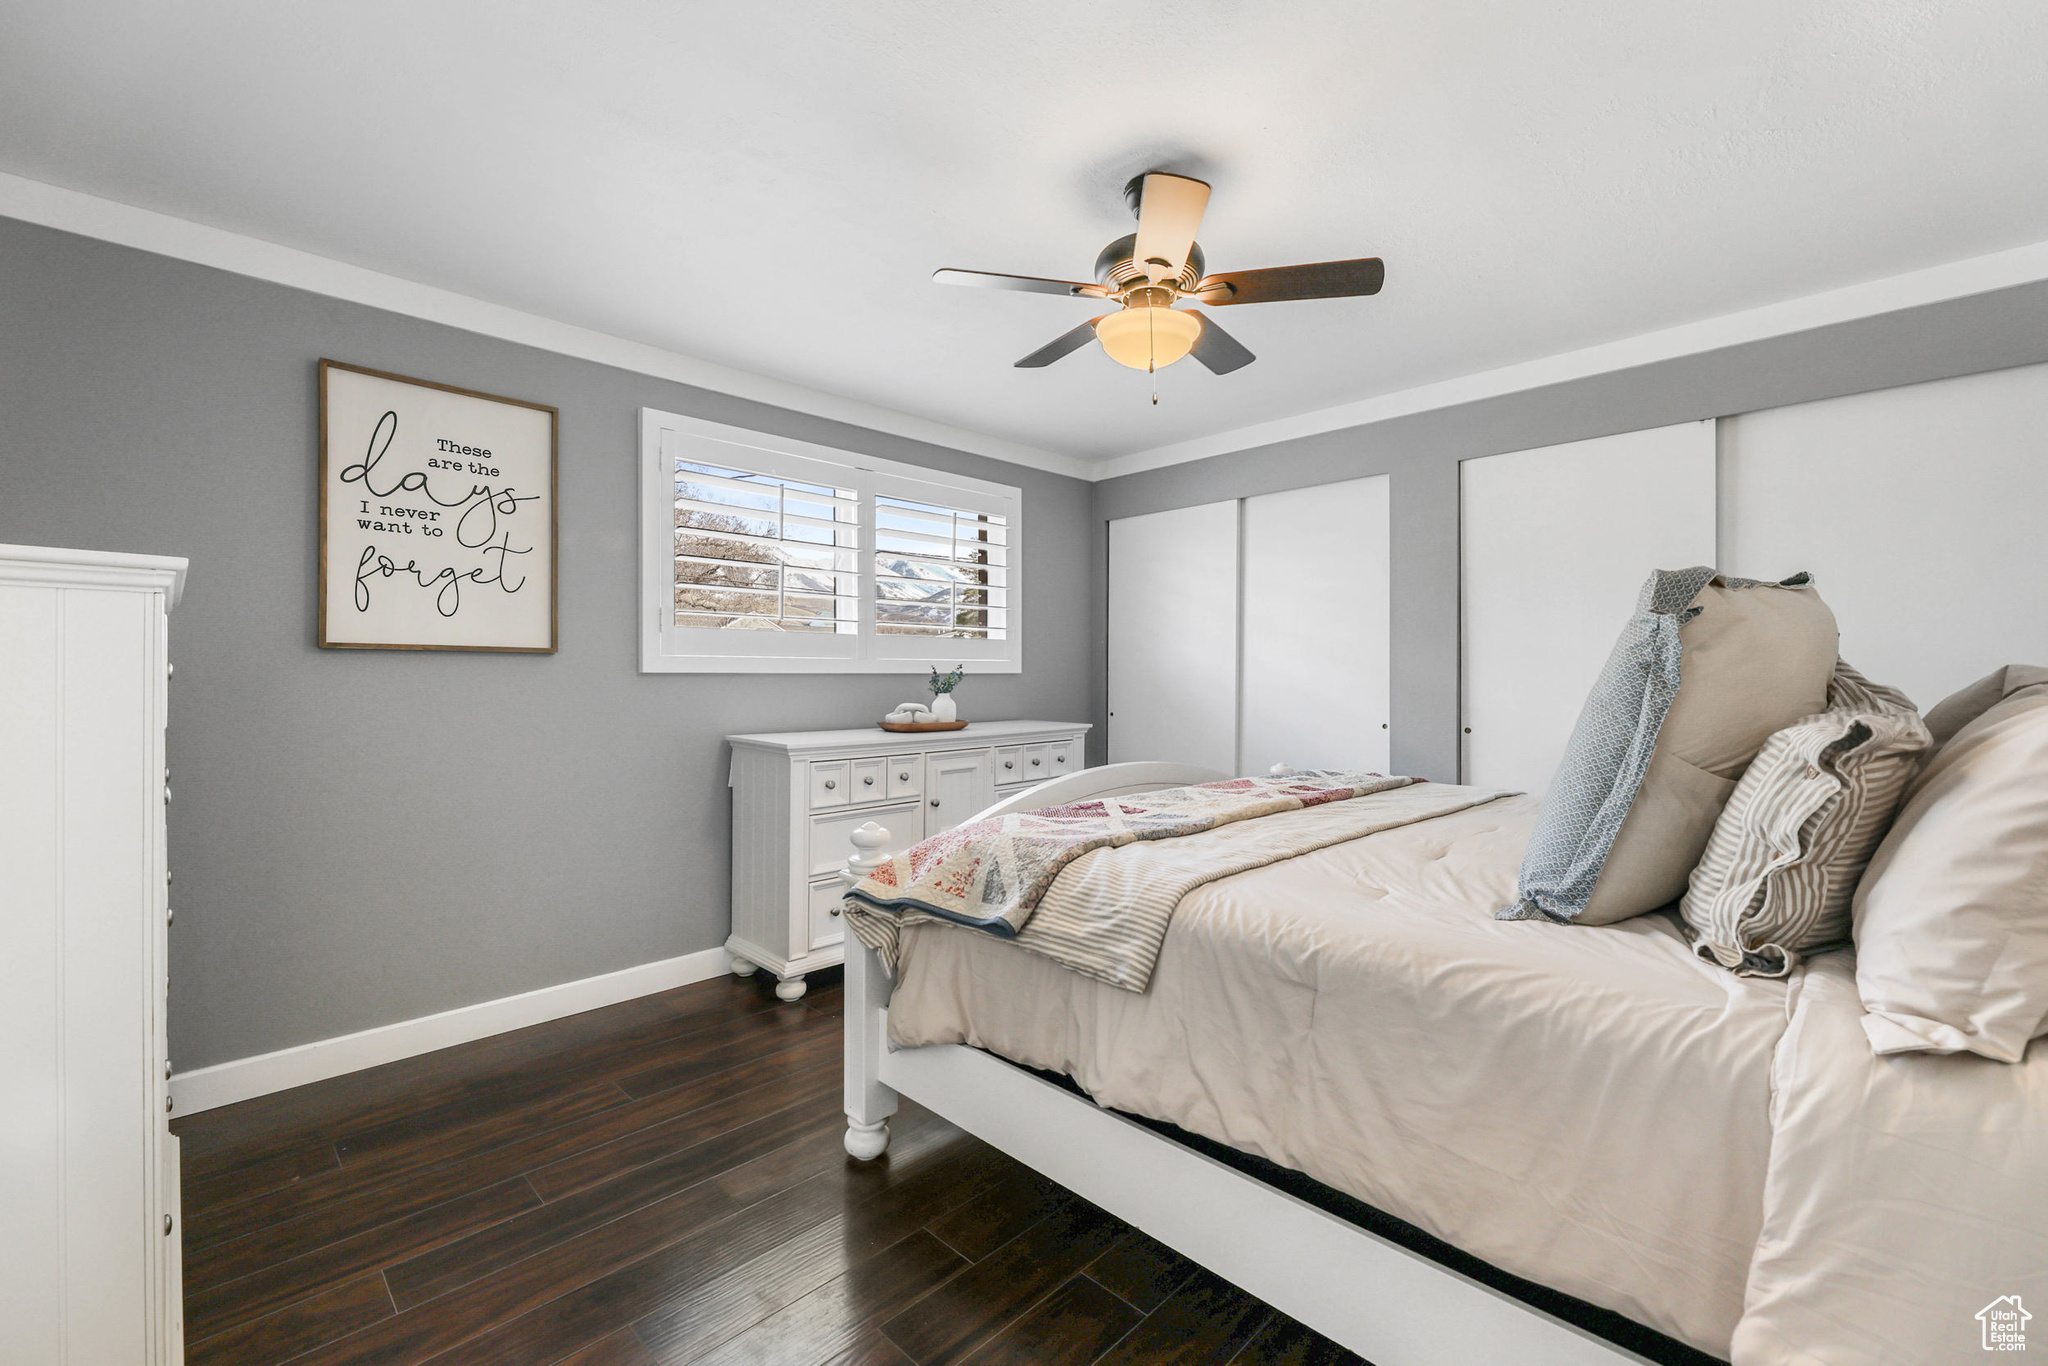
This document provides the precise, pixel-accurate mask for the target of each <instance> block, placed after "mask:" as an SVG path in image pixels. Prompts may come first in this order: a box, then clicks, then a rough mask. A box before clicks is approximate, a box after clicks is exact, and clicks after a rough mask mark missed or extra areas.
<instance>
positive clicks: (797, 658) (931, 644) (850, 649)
mask: <svg viewBox="0 0 2048 1366" xmlns="http://www.w3.org/2000/svg"><path fill="white" fill-rule="evenodd" d="M693 448H694V450H693ZM721 448H723V449H721ZM735 448H737V449H735ZM678 458H682V459H688V460H701V461H703V462H704V463H706V464H711V465H721V466H725V467H727V468H733V469H744V470H754V471H758V472H760V473H762V474H765V475H769V476H772V477H774V478H778V479H796V480H801V481H804V482H807V483H817V484H830V485H833V486H835V487H838V488H850V489H852V490H853V491H854V498H855V500H856V501H857V502H858V504H859V505H860V508H861V520H860V530H859V533H858V541H857V545H856V553H855V556H854V563H855V565H856V566H857V568H858V571H859V575H858V580H859V584H860V587H859V590H858V604H859V606H858V612H859V615H858V618H857V620H858V625H857V627H856V629H855V630H854V631H853V632H851V633H826V632H802V633H799V632H790V633H787V634H784V633H779V632H770V631H707V630H701V629H698V630H693V629H690V628H687V627H678V626H677V625H676V624H675V473H674V470H675V465H674V462H675V460H676V459H678ZM640 471H641V474H640V672H642V673H851V674H922V673H924V672H925V671H926V670H928V669H930V668H931V667H932V666H934V665H937V666H940V667H941V668H950V667H951V666H953V665H955V664H965V665H966V666H967V668H968V671H969V672H970V673H985V674H988V673H997V674H1013V673H1021V672H1023V669H1024V597H1023V578H1024V575H1023V536H1024V523H1023V511H1024V495H1023V491H1022V490H1020V489H1015V488H1012V487H1010V486H1009V485H1007V484H993V483H989V482H988V481H986V480H982V479H970V478H968V477H966V476H965V475H958V474H947V473H945V472H944V471H941V470H932V469H926V468H924V467H922V466H918V465H905V464H900V463H898V462H896V461H893V460H881V459H877V458H875V457H873V456H868V455H858V454H855V453H854V452H852V451H842V450H837V449H834V448H833V447H830V446H819V445H813V444H812V443H811V442H808V441H794V440H791V439H790V438H788V437H781V436H772V435H770V434H768V433H766V432H755V431H749V430H747V429H746V428H744V427H731V426H727V425H725V424H724V423H719V422H706V421H704V420H703V419H701V418H695V417H686V416H684V415H683V414H681V413H665V412H662V411H661V410H659V409H656V408H642V409H641V410H640ZM877 495H885V496H889V497H897V498H908V499H911V500H914V501H917V502H924V503H937V504H941V505H944V506H947V507H955V508H960V509H963V510H965V511H970V512H976V513H986V514H988V515H990V516H996V517H1001V518H1003V520H1004V523H1005V527H1006V532H1007V537H1006V540H1007V546H1008V554H1007V556H1006V557H1005V566H1004V568H1005V575H1004V578H1005V582H1004V607H1003V609H1002V611H1003V614H1004V618H1005V620H1004V622H1003V639H1001V640H964V639H957V638H954V637H950V636H941V637H923V636H916V635H878V634H876V632H875V629H874V625H875V520H876V519H875V498H876V496H877Z"/></svg>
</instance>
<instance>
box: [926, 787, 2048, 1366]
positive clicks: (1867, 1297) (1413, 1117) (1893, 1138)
mask: <svg viewBox="0 0 2048 1366" xmlns="http://www.w3.org/2000/svg"><path fill="white" fill-rule="evenodd" d="M1537 805H1538V804H1537V802H1536V801H1535V800H1534V799H1533V798H1527V797H1515V798H1508V799H1506V800H1502V801H1496V802H1493V803H1490V804H1487V805H1484V806H1479V807H1475V808H1472V809H1469V810H1464V811H1460V812H1458V813H1456V814H1452V815H1446V816H1441V817H1439V818H1437V819H1434V820H1430V821H1425V822H1423V823H1421V824H1417V825H1410V826H1406V827H1404V828H1401V829H1397V830H1390V831H1386V832H1383V833H1380V834H1374V835H1370V836H1367V837H1364V838H1361V839H1358V840H1354V841H1352V842H1350V843H1348V844H1343V845H1338V846H1335V847H1331V848H1325V849H1322V850H1319V851H1317V852H1314V853H1310V854H1305V855H1303V856H1301V857H1298V858H1294V859H1290V860H1287V861H1285V862H1282V863H1276V864H1273V865H1271V866H1269V867H1264V868H1259V869H1255V870H1253V871H1250V872H1246V873H1241V874H1238V875H1237V876H1234V877H1230V878H1226V879H1223V880H1221V881H1218V882H1213V883H1210V884H1209V885H1207V886H1205V887H1201V888H1198V889H1196V890H1195V891H1194V892H1192V893H1190V894H1189V895H1188V896H1187V897H1186V898H1185V899H1184V900H1183V901H1182V902H1181V904H1180V908H1179V910H1178V911H1177V912H1176V913H1175V915H1174V918H1173V921H1172V927H1171V929H1170V931H1169V932H1168V934H1167V936H1166V941H1165V944H1164V947H1163V949H1162V951H1161V954H1160V957H1159V963H1158V967H1157V970H1156V972H1155V975H1154V978H1153V981H1152V986H1151V990H1150V991H1149V992H1148V993H1146V994H1144V995H1134V994H1132V993H1130V992H1127V991H1119V990H1117V989H1115V988H1112V987H1109V986H1106V985H1104V984H1102V983H1100V982H1095V981H1090V980H1088V979H1086V978H1083V977H1080V976H1078V975H1076V974H1074V973H1072V972H1068V971H1066V970H1064V969H1062V968H1061V967H1059V966H1058V965H1057V964H1054V963H1052V962H1050V961H1048V960H1046V959H1044V958H1041V957H1036V956H1033V955H1031V954H1025V953H1020V952H1018V951H1017V950H1016V949H1015V947H1014V946H1012V945H1009V944H1006V943H1004V942H1002V941H1000V940H997V939H994V938H991V937H989V936H987V935H985V934H981V933H978V932H975V931H971V930H961V929H957V928H952V927H948V926H941V925H934V924H927V925H924V926H921V927H919V928H917V929H915V930H912V931H910V932H909V933H908V934H907V935H906V938H905V942H904V945H903V971H902V976H901V980H900V982H899V984H898V985H897V987H896V990H895V993H894V998H893V1000H892V1003H891V1006H890V1011H889V1032H890V1037H891V1039H892V1040H893V1041H894V1042H895V1043H897V1044H901V1045H915V1044H926V1043H968V1044H974V1045H977V1046H979V1047H984V1048H987V1049H989V1050H990V1051H992V1052H995V1053H998V1054H1000V1055H1002V1056H1004V1057H1008V1058H1012V1059H1015V1060H1017V1061H1019V1062H1023V1063H1027V1064H1030V1065H1032V1066H1037V1067H1043V1068H1049V1069H1052V1070H1056V1071H1060V1072H1065V1073H1067V1074H1069V1075H1071V1076H1072V1077H1074V1078H1075V1080H1077V1081H1078V1082H1079V1083H1080V1084H1081V1085H1082V1086H1083V1087H1085V1088H1086V1089H1087V1090H1088V1091H1089V1092H1090V1093H1091V1094H1092V1095H1094V1096H1095V1097H1096V1098H1097V1099H1098V1100H1099V1101H1101V1102H1102V1103H1103V1104H1105V1105H1108V1106H1111V1107H1114V1108H1116V1109H1121V1110H1127V1111H1131V1112H1134V1113H1137V1114H1142V1115H1148V1116H1151V1117H1154V1118H1158V1119H1164V1120H1169V1121H1172V1122H1173V1123H1176V1124H1179V1125H1181V1126H1182V1127H1184V1128H1187V1129H1190V1130H1193V1131H1194V1132H1196V1133H1200V1134H1205V1135H1207V1136H1209V1137H1211V1138H1214V1139H1218V1140H1220V1141H1222V1142H1225V1143H1229V1144H1231V1145H1233V1146H1235V1147H1237V1148H1240V1149H1243V1150H1245V1151H1248V1152H1253V1153H1257V1154H1260V1155H1262V1156H1264V1157H1267V1158H1270V1159H1272V1160H1273V1161H1275V1162H1278V1163H1280V1164H1282V1165H1284V1166H1288V1167H1292V1168H1295V1169H1296V1170H1299V1171H1304V1172H1307V1173H1308V1174H1309V1175H1311V1176H1313V1177H1315V1178H1317V1179H1318V1180H1320V1181H1322V1182H1324V1183H1325V1184H1327V1185H1330V1186H1333V1187H1335V1188H1337V1189H1339V1190H1342V1191H1346V1192H1348V1193H1350V1194H1351V1195H1354V1196H1356V1197H1358V1198H1359V1199H1361V1200H1364V1201H1366V1202H1367V1203H1369V1204H1372V1205H1375V1206H1378V1207H1379V1208H1381V1209H1383V1210H1386V1211H1388V1212H1390V1213H1392V1214H1395V1215H1398V1216H1399V1217H1401V1218H1403V1219H1406V1220H1408V1221H1409V1222H1411V1223H1414V1224H1416V1225H1418V1226H1420V1227H1422V1228H1423V1229H1426V1230H1427V1231H1429V1232H1431V1233H1434V1234H1436V1235H1437V1236H1439V1237H1441V1238H1443V1239H1445V1240H1447V1241H1448V1242H1450V1243H1452V1244H1455V1245H1456V1246H1458V1247H1460V1248H1463V1249H1465V1250H1466V1251H1468V1252H1470V1253H1473V1254H1475V1255H1477V1256H1479V1257H1482V1258H1484V1259H1486V1260H1487V1261H1489V1262H1492V1263H1493V1264H1494V1265H1496V1266H1499V1267H1501V1268H1503V1269H1505V1270H1507V1271H1511V1272H1513V1273H1515V1274H1517V1275H1520V1276H1524V1277H1527V1278H1528V1279H1530V1280H1532V1281H1536V1282H1539V1283H1541V1284H1544V1285H1549V1286H1553V1287H1555V1288H1557V1289H1559V1290H1563V1291H1566V1292H1568V1293H1570V1294H1573V1295H1577V1296H1579V1297H1581V1298H1583V1299H1586V1300H1589V1301H1591V1302H1592V1303H1594V1304H1598V1305H1603V1306H1605V1307H1607V1308H1610V1309H1614V1310H1617V1311H1619V1312H1621V1313H1623V1314H1626V1315H1628V1316H1629V1317H1630V1318H1633V1319H1635V1320H1637V1321H1638V1322H1641V1323H1646V1324H1649V1325H1651V1326H1652V1327H1655V1328H1658V1329H1661V1330H1663V1331H1664V1332H1666V1333H1669V1334H1671V1335H1672V1336H1673V1337H1676V1338H1679V1339H1681V1340H1682V1341H1685V1342H1688V1343H1691V1344H1692V1345H1694V1346H1696V1347H1699V1348H1701V1349H1703V1350H1705V1351H1708V1352H1711V1353H1713V1354H1714V1355H1716V1356H1721V1357H1730V1356H1732V1359H1733V1361H1734V1363H1735V1366H1819V1364H1820V1363H1827V1364H1828V1366H1944V1363H1949V1362H1964V1361H1982V1360H1987V1359H1991V1360H1996V1359H2015V1357H2016V1354H2002V1355H2001V1356H1996V1357H1987V1355H1986V1353H1985V1352H1984V1350H1983V1347H1982V1343H1981V1340H1980V1339H1981V1333H1982V1327H1983V1325H1982V1324H1981V1323H1980V1322H1979V1320H1978V1319H1977V1317H1976V1316H1977V1313H1978V1311H1979V1310H1980V1309H1986V1308H1990V1307H1992V1306H1993V1302H1994V1301H2001V1300H2002V1301H2003V1302H2004V1307H2005V1308H2006V1309H2008V1310H2010V1309H2012V1308H2013V1306H2012V1303H2011V1300H2010V1299H2008V1298H2006V1297H2011V1296H2017V1297H2018V1298H2019V1300H2020V1307H2022V1308H2025V1309H2026V1310H2027V1312H2029V1313H2031V1314H2033V1315H2035V1316H2036V1317H2035V1318H2034V1319H2033V1320H2032V1321H2031V1322H2032V1324H2033V1325H2035V1326H2037V1327H2038V1328H2039V1331H2036V1332H2032V1333H2030V1334H2029V1338H2030V1342H2029V1345H2030V1346H2032V1347H2033V1348H2034V1352H2035V1354H2038V1353H2039V1352H2040V1350H2041V1348H2042V1347H2043V1346H2048V1048H2044V1047H2043V1046H2042V1044H2041V1042H2040V1041H2036V1044H2035V1046H2034V1048H2033V1049H2032V1051H2031V1052H2030V1053H2029V1055H2028V1057H2027V1060H2026V1061H2024V1062H2022V1063H2020V1064H2018V1065H2013V1066H2008V1065H2005V1064H2001V1063H1996V1062H1991V1061H1989V1060H1987V1059H1982V1058H1975V1057H1969V1056H1961V1057H1935V1056H1929V1055H1908V1056H1902V1057H1895V1058H1876V1057H1873V1056H1872V1055H1871V1052H1870V1048H1869V1044H1868V1041H1867V1040H1866V1039H1865V1038H1864V1035H1863V1031H1862V1029H1861V1027H1860V1024H1859V1021H1860V1019H1861V1016H1862V1006H1861V1003H1860V1002H1859V1000H1858V999H1857V994H1856V988H1855V980H1854V973H1855V969H1854V961H1853V958H1852V957H1851V955H1849V954H1847V953H1833V954H1826V955H1822V956H1820V957H1818V958H1815V959H1813V960H1811V961H1810V962H1809V963H1807V964H1805V965H1803V966H1802V967H1801V968H1800V969H1798V970H1797V971H1795V972H1794V973H1793V974H1792V976H1791V977H1789V978H1787V979H1767V978H1755V977H1751V978H1743V977H1737V976H1735V975H1734V974H1733V973H1730V972H1727V971H1725V970H1723V969H1721V968H1719V967H1715V966H1712V965H1710V964H1707V963H1703V962H1701V961H1700V960H1699V959H1698V958H1696V957H1695V956H1694V955H1693V954H1692V953H1691V952H1689V951H1688V949H1687V947H1686V945H1685V944H1684V942H1683V941H1682V940H1681V938H1680V937H1679V934H1678V932H1677V930H1676V929H1675V927H1674V926H1673V924H1672V922H1671V921H1670V920H1669V919H1667V918H1666V917H1664V916H1661V915H1652V916H1644V917H1641V918H1638V919H1635V920H1631V921H1627V922H1624V923H1623V924H1620V925H1617V926H1612V927H1607V928H1580V927H1567V926H1558V925H1551V924H1546V923H1543V922H1526V921H1525V922H1503V921H1497V920H1495V919H1493V918H1492V912H1493V911H1494V910H1495V909H1496V908H1497V907H1500V906H1503V905H1506V904H1507V903H1508V902H1509V900H1511V899H1512V893H1513V891H1514V883H1515V873H1516V869H1517V867H1518V865H1519V863H1520V859H1521V854H1522V849H1523V846H1524V845H1525V844H1526V843H1527V839H1528V833H1529V829H1530V826H1531V824H1532V823H1533V821H1534V818H1535V813H1536V809H1537Z"/></svg>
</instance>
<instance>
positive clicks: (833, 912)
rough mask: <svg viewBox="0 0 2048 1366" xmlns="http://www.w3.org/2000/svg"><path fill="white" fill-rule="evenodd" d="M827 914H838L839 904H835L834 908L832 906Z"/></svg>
mask: <svg viewBox="0 0 2048 1366" xmlns="http://www.w3.org/2000/svg"><path fill="white" fill-rule="evenodd" d="M825 914H826V915H838V914H839V908H838V907H837V906H834V907H833V908H832V909H831V910H829V911H827V912H825Z"/></svg>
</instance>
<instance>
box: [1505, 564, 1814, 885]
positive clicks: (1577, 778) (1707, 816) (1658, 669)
mask: <svg viewBox="0 0 2048 1366" xmlns="http://www.w3.org/2000/svg"><path fill="white" fill-rule="evenodd" d="M1838 643H1839V637H1838V634H1837V632H1836V629H1835V615H1834V613H1833V612H1831V611H1829V610H1828V606H1827V604H1826V603H1824V602H1822V601H1821V600H1820V595H1819V594H1818V593H1816V592H1814V591H1813V587H1812V580H1811V579H1810V578H1809V577H1808V576H1807V575H1805V574H1795V575H1793V576H1792V577H1791V578H1789V579H1786V580H1784V581H1782V582H1780V583H1765V582H1761V581H1759V580H1755V579H1736V578H1729V577H1726V576H1724V575H1721V574H1717V573H1716V572H1715V571H1714V570H1712V569H1709V568H1706V567H1705V566H1696V567H1694V568H1692V569H1680V570H1666V569H1660V570H1657V571H1656V572H1655V573H1653V574H1651V575H1650V577H1649V579H1648V581H1647V582H1645V583H1644V584H1643V590H1642V593H1641V595H1640V596H1639V597H1638V598H1637V601H1636V614H1635V616H1634V617H1633V618H1631V619H1630V621H1629V623H1628V625H1627V626H1626V627H1625V628H1624V629H1623V631H1622V634H1621V639H1620V641H1619V642H1617V643H1616V645H1615V647H1614V653H1613V654H1612V655H1611V656H1609V657H1608V660H1607V667H1606V668H1604V669H1603V670H1601V673H1600V679H1599V681H1598V682H1597V683H1595V684H1594V685H1593V691H1592V693H1591V694H1590V695H1589V696H1588V697H1587V698H1586V706H1585V709H1584V710H1583V711H1582V712H1581V713H1580V714H1579V723H1578V725H1577V726H1576V727H1575V728H1574V729H1573V731H1572V737H1571V740H1570V742H1569V743H1568V744H1567V745H1566V747H1565V756H1564V762H1563V763H1562V764H1561V765H1559V767H1558V773H1557V777H1556V779H1555V780H1554V781H1553V782H1552V784H1551V788H1550V792H1549V793H1548V795H1546V796H1545V797H1544V799H1543V810H1542V812H1541V813H1540V814H1539V815H1538V816H1537V819H1536V829H1535V832H1534V833H1533V834H1532V836H1531V837H1530V840H1529V849H1528V853H1527V854H1526V855H1525V856H1524V858H1523V860H1522V875H1521V885H1520V887H1519V889H1518V891H1519V896H1520V900H1518V901H1517V902H1516V904H1515V905H1513V906H1509V907H1507V908H1505V909H1504V910H1502V911H1500V912H1499V913H1498V914H1499V917H1500V918H1501V919H1503V920H1535V919H1545V920H1554V921H1560V922H1565V921H1571V922H1576V923H1578V924H1582V925H1609V924H1613V923H1614V922H1616V921H1618V920H1626V919H1628V918H1629V917H1630V916H1635V915H1641V914H1643V913H1644V912H1645V911H1654V910H1657V909H1659V908H1661V907H1664V906H1668V905H1670V904H1672V903H1673V902H1675V901H1677V900H1678V899H1679V897H1680V896H1682V895H1683V894H1684V892H1685V882H1686V877H1687V875H1688V874H1690V873H1691V872H1692V869H1693V866H1694V865H1695V864H1697V863H1698V862H1699V859H1700V854H1701V853H1702V851H1704V850H1705V848H1706V845H1707V839H1708V837H1709V836H1711V835H1712V834H1713V832H1714V822H1715V820H1716V819H1717V818H1718V817H1719V816H1720V814H1721V808H1722V807H1723V806H1724V805H1725V804H1726V803H1727V801H1728V798H1729V795H1730V794H1731V793H1733V792H1734V790H1735V784H1736V781H1737V780H1738V779H1739V778H1741V777H1742V774H1743V771H1744V770H1745V769H1747V768H1748V767H1749V763H1750V760H1752V759H1754V758H1755V757H1756V754H1757V751H1758V750H1760V749H1762V748H1763V745H1764V741H1766V740H1768V739H1769V738H1770V737H1771V736H1772V735H1773V734H1775V733H1776V732H1778V731H1780V730H1783V729H1784V728H1785V727H1786V726H1789V725H1791V724H1792V723H1793V722H1794V721H1796V720H1798V719H1799V718H1800V717H1802V716H1811V715H1813V714H1815V713H1816V712H1820V711H1823V710H1825V709H1826V707H1827V697H1828V681H1829V679H1830V678H1831V677H1832V675H1833V673H1834V666H1835V658H1836V647H1837V644H1838Z"/></svg>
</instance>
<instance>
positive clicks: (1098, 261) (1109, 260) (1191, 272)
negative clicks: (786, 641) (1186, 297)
mask: <svg viewBox="0 0 2048 1366" xmlns="http://www.w3.org/2000/svg"><path fill="white" fill-rule="evenodd" d="M1137 248H1138V234H1136V233H1130V234H1129V235H1127V236H1124V237H1119V238H1117V239H1116V241H1114V242H1111V243H1110V244H1109V245H1108V246H1106V247H1104V248H1103V249H1102V254H1101V255H1100V256H1097V257H1096V258H1095V279H1096V282H1097V283H1098V284H1101V285H1103V286H1105V287H1106V288H1108V289H1110V290H1112V291H1115V290H1121V289H1122V288H1123V287H1124V286H1126V285H1128V284H1131V283H1133V282H1142V281H1143V280H1144V279H1145V271H1144V268H1143V267H1142V266H1140V265H1139V264H1138V262H1137V260H1136V257H1137ZM1204 264H1205V263H1204V260H1203V257H1202V244H1201V243H1199V242H1196V243H1194V244H1192V245H1191V246H1189V247H1188V263H1187V264H1186V265H1185V266H1182V267H1181V271H1180V274H1179V275H1177V276H1176V277H1174V278H1173V279H1172V280H1170V281H1166V282H1165V283H1168V284H1171V285H1172V286H1174V288H1176V289H1177V290H1179V291H1180V292H1181V293H1182V294H1187V293H1191V292H1193V290H1194V288H1195V282H1196V281H1197V280H1199V279H1201V278H1202V270H1203V266H1204ZM1168 302H1171V301H1170V300H1169V301H1168Z"/></svg>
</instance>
